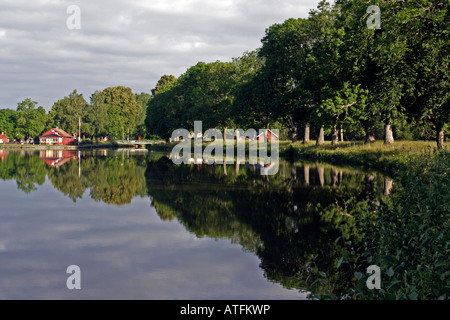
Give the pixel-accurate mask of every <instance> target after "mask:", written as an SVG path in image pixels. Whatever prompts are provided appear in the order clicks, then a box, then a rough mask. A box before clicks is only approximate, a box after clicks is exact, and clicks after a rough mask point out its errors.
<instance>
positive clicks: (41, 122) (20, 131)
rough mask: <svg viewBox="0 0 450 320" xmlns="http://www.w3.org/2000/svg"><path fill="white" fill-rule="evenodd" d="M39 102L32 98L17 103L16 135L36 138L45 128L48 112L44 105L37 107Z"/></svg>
mask: <svg viewBox="0 0 450 320" xmlns="http://www.w3.org/2000/svg"><path fill="white" fill-rule="evenodd" d="M36 105H37V102H36V101H32V100H31V99H30V98H27V99H25V100H23V101H22V102H19V103H18V104H17V110H16V137H18V138H26V139H28V138H36V137H37V136H39V134H41V133H42V132H43V130H44V128H45V123H46V121H47V113H46V111H45V109H44V108H43V107H36Z"/></svg>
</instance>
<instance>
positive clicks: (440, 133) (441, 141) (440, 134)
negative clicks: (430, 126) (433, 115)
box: [436, 124, 444, 151]
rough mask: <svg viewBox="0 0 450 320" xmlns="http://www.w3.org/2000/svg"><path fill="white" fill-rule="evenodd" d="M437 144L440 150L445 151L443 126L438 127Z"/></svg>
mask: <svg viewBox="0 0 450 320" xmlns="http://www.w3.org/2000/svg"><path fill="white" fill-rule="evenodd" d="M436 142H437V148H438V150H439V151H442V150H444V126H443V125H442V124H439V125H438V126H437V127H436Z"/></svg>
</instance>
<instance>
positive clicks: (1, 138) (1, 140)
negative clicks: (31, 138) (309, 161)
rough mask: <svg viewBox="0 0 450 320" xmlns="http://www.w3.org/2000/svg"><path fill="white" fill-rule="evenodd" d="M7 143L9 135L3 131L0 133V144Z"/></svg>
mask: <svg viewBox="0 0 450 320" xmlns="http://www.w3.org/2000/svg"><path fill="white" fill-rule="evenodd" d="M2 143H9V137H7V136H6V135H5V134H4V133H3V132H2V134H0V144H2Z"/></svg>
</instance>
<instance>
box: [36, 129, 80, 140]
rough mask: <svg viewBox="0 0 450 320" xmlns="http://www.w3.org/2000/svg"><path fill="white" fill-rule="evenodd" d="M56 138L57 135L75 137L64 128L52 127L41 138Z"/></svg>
mask: <svg viewBox="0 0 450 320" xmlns="http://www.w3.org/2000/svg"><path fill="white" fill-rule="evenodd" d="M47 137H48V138H55V137H63V138H72V139H74V138H73V136H71V135H70V134H68V133H67V132H65V131H64V130H62V129H59V128H52V129H50V130H48V131H47V132H46V133H44V134H43V135H42V136H41V138H47Z"/></svg>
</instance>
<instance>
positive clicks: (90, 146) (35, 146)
mask: <svg viewBox="0 0 450 320" xmlns="http://www.w3.org/2000/svg"><path fill="white" fill-rule="evenodd" d="M117 148H134V146H133V145H126V144H121V145H119V144H117V143H113V142H107V143H93V144H81V145H76V146H73V145H41V144H0V149H13V150H14V149H21V150H23V149H26V150H92V149H117Z"/></svg>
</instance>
